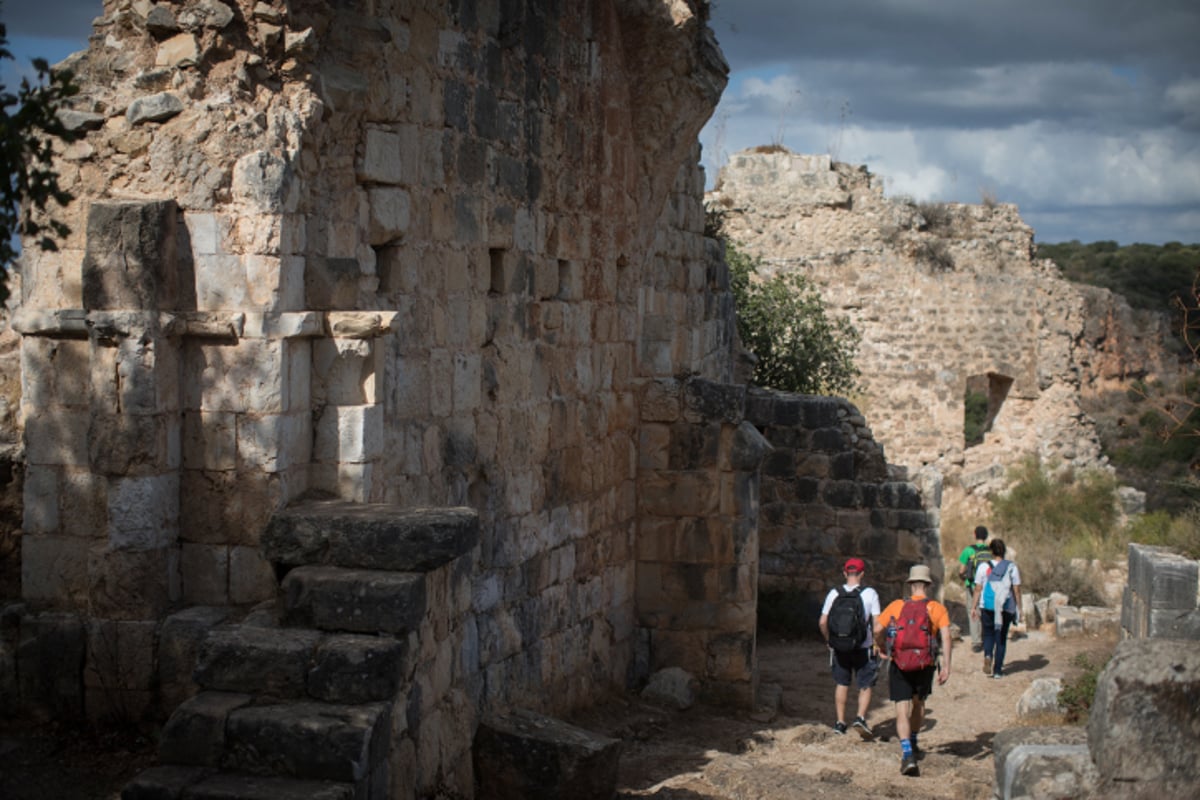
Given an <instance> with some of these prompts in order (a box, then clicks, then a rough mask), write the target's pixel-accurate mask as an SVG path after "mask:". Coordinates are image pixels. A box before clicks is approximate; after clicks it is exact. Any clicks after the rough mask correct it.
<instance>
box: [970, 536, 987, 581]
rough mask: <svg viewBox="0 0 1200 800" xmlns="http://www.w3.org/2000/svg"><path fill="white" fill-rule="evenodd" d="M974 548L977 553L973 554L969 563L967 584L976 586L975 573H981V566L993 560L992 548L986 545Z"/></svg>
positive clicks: (978, 545)
mask: <svg viewBox="0 0 1200 800" xmlns="http://www.w3.org/2000/svg"><path fill="white" fill-rule="evenodd" d="M972 546H973V547H974V548H975V552H974V553H972V554H971V558H970V560H968V561H967V583H968V584H970V585H971V586H974V585H975V573H976V572H978V571H979V565H980V564H986V563H987V562H989V561H991V560H992V548H991V547H989V546H988V545H986V544H977V545H972Z"/></svg>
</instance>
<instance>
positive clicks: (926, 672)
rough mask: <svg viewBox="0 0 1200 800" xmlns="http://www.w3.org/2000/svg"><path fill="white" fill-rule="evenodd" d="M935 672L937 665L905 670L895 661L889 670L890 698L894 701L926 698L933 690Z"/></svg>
mask: <svg viewBox="0 0 1200 800" xmlns="http://www.w3.org/2000/svg"><path fill="white" fill-rule="evenodd" d="M935 672H937V667H936V666H934V667H925V668H924V669H917V670H913V671H912V672H905V671H904V670H902V669H900V668H899V667H897V666H896V662H895V661H893V662H892V665H891V669H889V670H888V697H889V699H890V700H891V701H892V702H893V703H899V702H902V701H904V700H912V699H913V698H914V697H918V698H920V699H921V700H924V699H925V698H926V697H929V695H930V693H932V692H933V675H934V673H935Z"/></svg>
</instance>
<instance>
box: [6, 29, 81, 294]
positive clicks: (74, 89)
mask: <svg viewBox="0 0 1200 800" xmlns="http://www.w3.org/2000/svg"><path fill="white" fill-rule="evenodd" d="M12 57H13V55H12V52H11V51H10V50H9V49H8V32H7V29H6V28H5V26H4V25H3V23H0V61H2V60H4V59H10V60H11V59H12ZM33 68H34V71H35V72H36V73H37V79H36V81H35V82H34V83H30V81H29V79H28V78H22V79H21V86H20V88H19V89H18V91H17V93H16V94H13V93H12V92H9V91H8V87H6V86H4V85H3V84H0V166H2V167H3V169H4V180H3V182H2V183H0V303H2V302H4V301H5V300H6V299H7V298H8V281H7V277H8V275H7V272H8V268H9V265H10V264H11V263H12V261H13V260H14V259H15V258H16V257H17V255H18V253H17V249H16V248H15V247H14V246H13V236H14V234H19V235H21V236H25V237H29V238H31V239H32V240H33V241H34V242H35V243H36V244H37V246H38V247H39V248H41V249H42V250H43V251H48V252H53V251H56V250H58V245H57V244H56V243H55V237H60V238H61V237H64V236H66V235H67V234H69V233H70V232H71V231H70V228H68V227H67V226H66V225H65V224H63V223H62V222H60V221H58V220H55V219H53V218H49V217H48V216H47V214H46V208H47V205H48V204H49V203H50V202H51V201H53V202H54V203H57V204H58V205H60V206H63V205H66V204H67V203H69V202H71V200H72V199H73V197H72V196H71V193H70V192H67V191H65V190H64V189H62V187H60V186H59V184H58V173H57V172H55V170H54V166H53V160H54V147H53V143H54V140H55V139H57V140H59V141H63V142H71V141H74V140H75V139H77V138H79V134H78V133H77V132H76V131H73V130H70V129H68V128H67V127H66V125H64V124H63V122H62V120H61V119H60V118H59V117H58V113H57V112H58V109H59V108H60V107H62V105H63V103H64V102H65V101H66V100H67V99H68V98H70V97H73V96H74V95H76V94H78V93H79V87H78V86H76V85H75V82H74V76H73V75H72V74H71V72H70V71H67V70H52V69H51V68H50V65H49V64H48V63H47V62H46V60H45V59H42V58H35V59H33Z"/></svg>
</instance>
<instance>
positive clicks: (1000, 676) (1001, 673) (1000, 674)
mask: <svg viewBox="0 0 1200 800" xmlns="http://www.w3.org/2000/svg"><path fill="white" fill-rule="evenodd" d="M992 677H993V678H1003V677H1004V673H1003V672H1000V671H996V672H993V673H992Z"/></svg>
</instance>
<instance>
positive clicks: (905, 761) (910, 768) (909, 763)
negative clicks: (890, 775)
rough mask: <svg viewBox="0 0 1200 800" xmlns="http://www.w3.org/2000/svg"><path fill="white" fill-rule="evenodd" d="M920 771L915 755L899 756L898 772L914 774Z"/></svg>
mask: <svg viewBox="0 0 1200 800" xmlns="http://www.w3.org/2000/svg"><path fill="white" fill-rule="evenodd" d="M920 771H921V768H920V767H918V766H917V757H916V756H915V755H907V756H901V758H900V774H901V775H916V774H918V773H919V772H920Z"/></svg>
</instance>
